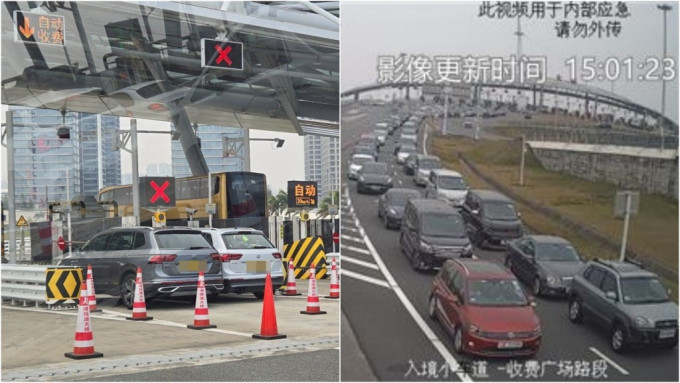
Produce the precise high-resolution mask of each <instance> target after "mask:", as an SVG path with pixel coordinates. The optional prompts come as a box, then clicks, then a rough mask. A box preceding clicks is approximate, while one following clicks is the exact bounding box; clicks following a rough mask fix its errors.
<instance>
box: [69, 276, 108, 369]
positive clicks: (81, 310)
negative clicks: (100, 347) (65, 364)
mask: <svg viewBox="0 0 680 383" xmlns="http://www.w3.org/2000/svg"><path fill="white" fill-rule="evenodd" d="M64 356H65V357H67V358H71V359H89V358H101V357H102V356H104V354H102V353H101V352H95V351H94V337H93V336H92V326H91V324H90V305H89V303H88V296H87V282H85V281H83V283H81V285H80V303H79V304H78V320H77V322H76V337H75V340H74V341H73V352H66V353H64Z"/></svg>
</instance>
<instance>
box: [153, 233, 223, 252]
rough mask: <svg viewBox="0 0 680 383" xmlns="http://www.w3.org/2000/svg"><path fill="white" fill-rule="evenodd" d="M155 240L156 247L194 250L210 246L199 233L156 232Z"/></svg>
mask: <svg viewBox="0 0 680 383" xmlns="http://www.w3.org/2000/svg"><path fill="white" fill-rule="evenodd" d="M156 242H158V248H160V249H173V250H194V249H210V248H212V246H211V245H210V243H208V241H206V240H205V238H203V236H202V235H201V233H186V232H185V233H178V232H159V233H156Z"/></svg>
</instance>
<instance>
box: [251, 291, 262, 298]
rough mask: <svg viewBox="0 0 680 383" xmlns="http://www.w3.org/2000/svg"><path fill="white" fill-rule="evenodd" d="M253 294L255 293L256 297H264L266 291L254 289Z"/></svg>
mask: <svg viewBox="0 0 680 383" xmlns="http://www.w3.org/2000/svg"><path fill="white" fill-rule="evenodd" d="M253 295H255V298H257V299H262V298H264V291H253Z"/></svg>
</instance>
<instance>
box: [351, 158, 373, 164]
mask: <svg viewBox="0 0 680 383" xmlns="http://www.w3.org/2000/svg"><path fill="white" fill-rule="evenodd" d="M373 161H375V160H374V159H373V157H367V156H354V157H352V163H354V164H356V165H363V164H365V163H367V162H373Z"/></svg>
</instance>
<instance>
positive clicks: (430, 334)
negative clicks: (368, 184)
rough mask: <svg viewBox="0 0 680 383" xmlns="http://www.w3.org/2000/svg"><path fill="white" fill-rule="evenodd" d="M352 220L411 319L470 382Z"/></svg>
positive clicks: (453, 367)
mask: <svg viewBox="0 0 680 383" xmlns="http://www.w3.org/2000/svg"><path fill="white" fill-rule="evenodd" d="M347 203H348V204H349V205H350V206H352V201H351V199H350V197H349V189H348V190H347ZM354 217H355V218H354V221H355V226H356V227H357V228H358V229H359V231H360V232H361V235H362V236H363V237H364V241H365V243H366V247H368V250H369V251H370V252H371V255H372V256H373V259H374V260H375V263H376V264H377V265H378V267H379V268H380V271H381V273H382V274H383V276H384V277H385V279H386V280H387V284H388V285H389V286H390V287H391V288H392V290H393V291H394V293H395V294H397V297H398V298H399V300H400V301H401V303H402V305H403V306H404V308H406V311H408V313H409V314H410V315H411V317H412V318H413V320H414V321H415V322H416V324H417V325H418V327H420V329H421V330H422V331H423V333H424V334H425V337H426V338H427V339H428V340H429V341H430V343H432V346H433V347H434V348H435V349H436V350H437V351H438V352H439V354H440V355H441V356H442V358H444V360H445V361H446V363H448V366H449V368H451V370H452V371H456V375H458V378H460V380H462V381H464V382H472V378H470V376H469V375H468V374H467V373H465V372H460V364H458V361H457V360H456V358H454V357H453V355H452V354H451V352H449V350H448V349H447V348H446V346H445V345H444V343H442V341H441V340H440V339H439V337H437V334H435V333H434V331H433V330H432V329H431V328H430V326H428V325H427V323H426V322H425V320H424V319H423V317H422V316H420V314H419V313H418V310H416V308H415V307H414V306H413V304H412V303H411V301H410V300H409V299H408V297H407V296H406V294H405V293H404V292H403V291H402V290H401V288H400V287H399V284H397V281H396V280H395V279H394V277H393V276H392V274H391V273H390V271H389V270H388V269H387V265H385V262H383V260H382V258H380V254H378V251H377V250H376V249H375V246H373V242H371V239H370V238H368V236H367V235H366V231H365V230H364V228H363V226H361V222H360V221H359V218H358V217H356V215H355V216H354ZM346 274H347V270H345V271H344V273H343V275H346Z"/></svg>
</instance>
